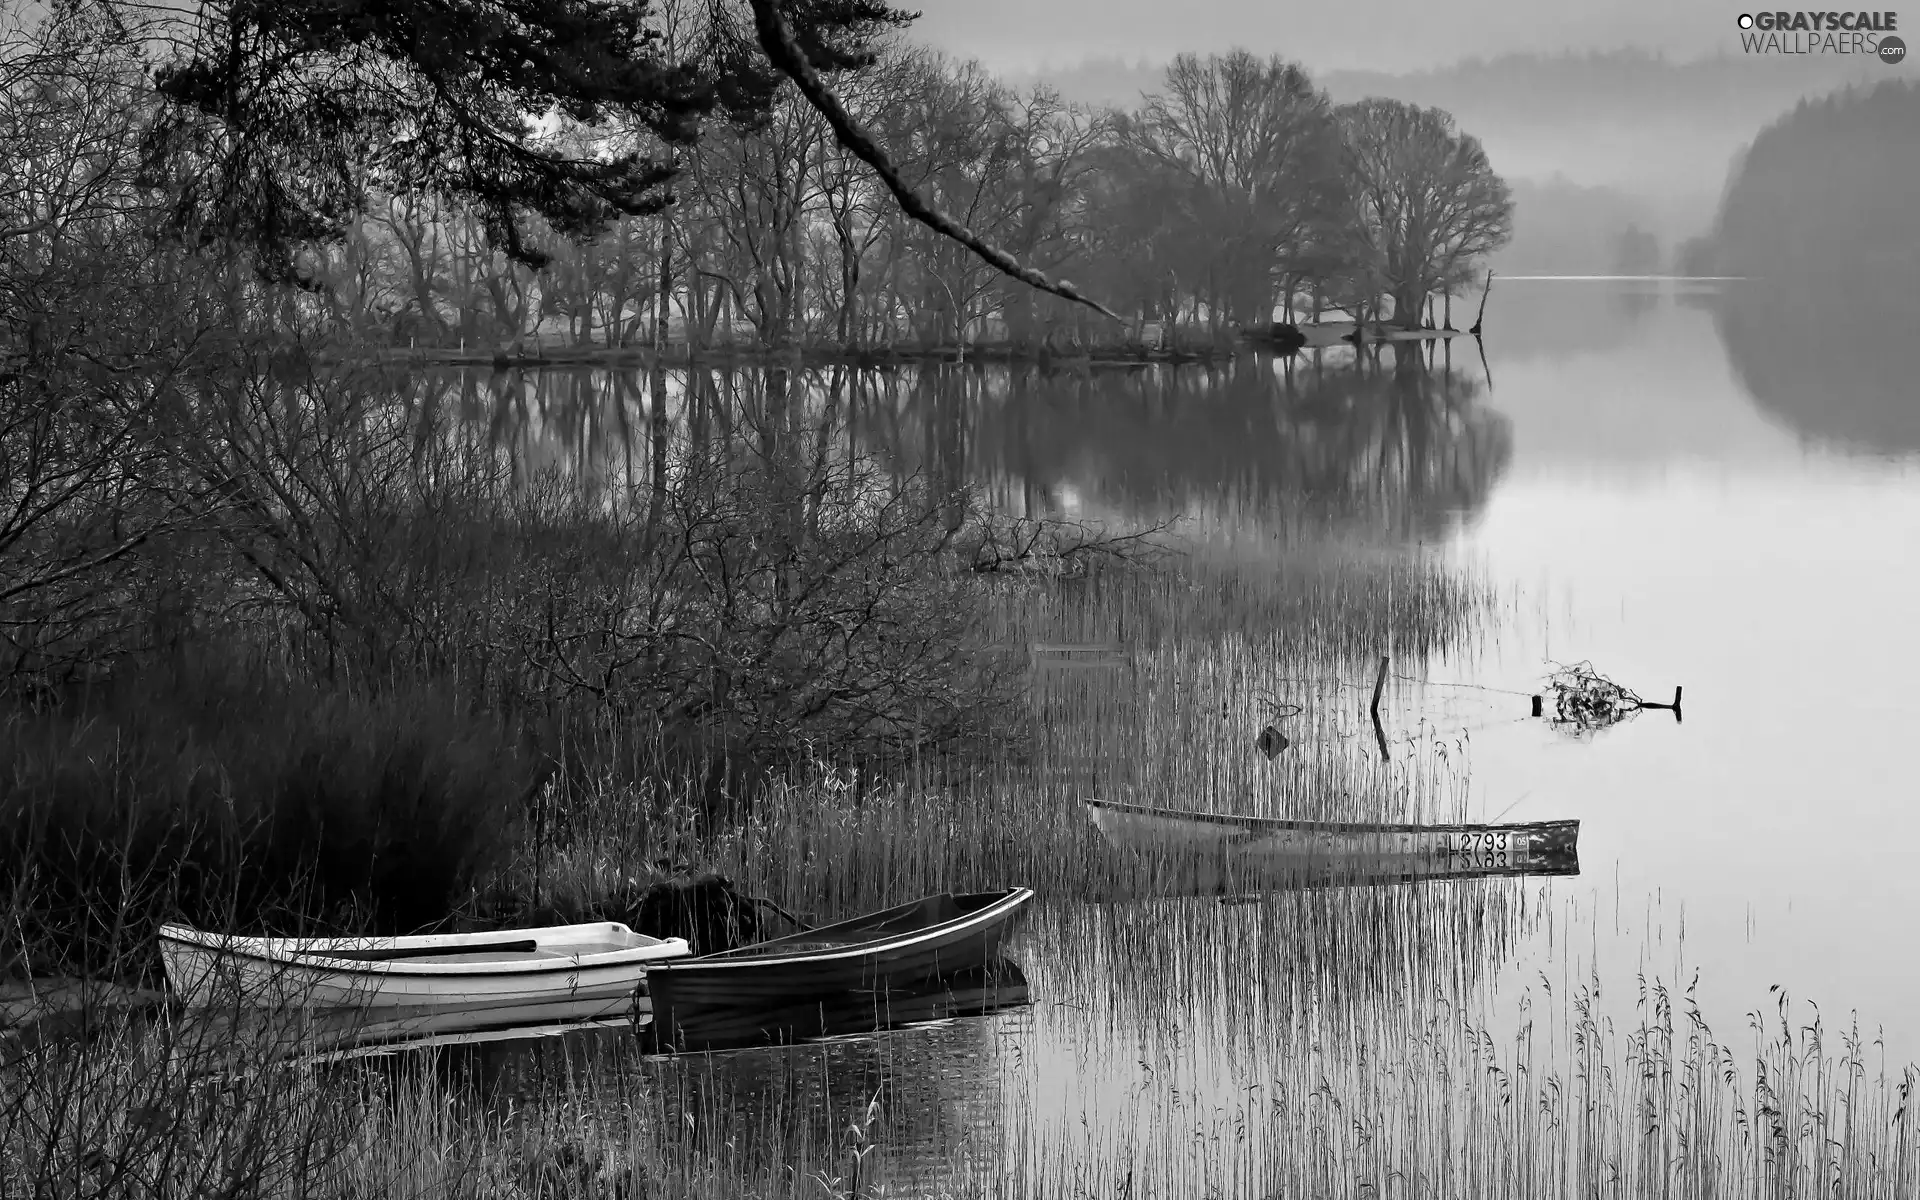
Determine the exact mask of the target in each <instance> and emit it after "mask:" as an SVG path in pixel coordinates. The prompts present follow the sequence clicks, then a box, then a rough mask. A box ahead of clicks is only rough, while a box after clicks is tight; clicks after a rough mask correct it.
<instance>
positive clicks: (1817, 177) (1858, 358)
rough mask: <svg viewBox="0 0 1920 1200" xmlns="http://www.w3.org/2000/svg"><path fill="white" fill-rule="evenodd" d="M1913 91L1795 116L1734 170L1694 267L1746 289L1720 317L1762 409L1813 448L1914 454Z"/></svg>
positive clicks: (1830, 102)
mask: <svg viewBox="0 0 1920 1200" xmlns="http://www.w3.org/2000/svg"><path fill="white" fill-rule="evenodd" d="M1916 199H1920V86H1916V85H1914V84H1911V83H1882V84H1880V85H1878V86H1876V87H1873V88H1871V89H1852V90H1849V91H1845V92H1842V93H1840V94H1838V95H1835V96H1829V97H1827V98H1825V99H1822V100H1817V101H1809V102H1806V103H1803V104H1800V105H1798V106H1797V107H1795V108H1794V109H1793V111H1791V112H1789V113H1787V114H1786V115H1785V116H1783V117H1781V118H1780V119H1779V120H1778V121H1776V122H1774V123H1773V124H1772V125H1769V126H1768V127H1767V128H1766V129H1765V130H1764V131H1762V132H1761V134H1760V135H1759V136H1758V137H1757V138H1755V139H1754V142H1753V145H1752V147H1751V148H1750V149H1749V150H1748V151H1747V153H1746V154H1745V155H1744V156H1742V158H1741V160H1740V162H1739V163H1738V165H1737V166H1736V168H1735V170H1734V173H1733V177H1732V179H1731V180H1730V182H1729V184H1728V188H1727V194H1726V198H1725V201H1724V202H1723V204H1722V208H1721V214H1720V220H1719V222H1718V226H1717V228H1716V230H1715V232H1714V235H1713V236H1712V238H1711V239H1708V240H1706V241H1705V242H1703V244H1702V245H1701V247H1700V249H1699V251H1698V253H1699V255H1700V257H1701V258H1702V259H1703V260H1704V263H1705V265H1707V266H1710V267H1712V268H1714V269H1717V270H1719V271H1721V272H1724V273H1726V274H1733V275H1743V276H1747V277H1748V281H1747V282H1746V283H1743V284H1739V285H1735V286H1732V287H1730V288H1729V289H1728V290H1727V292H1726V294H1725V295H1724V296H1723V298H1722V301H1721V303H1720V306H1719V308H1718V310H1717V314H1716V315H1717V319H1718V323H1719V327H1720V335H1721V338H1722V340H1723V341H1724V342H1725V343H1726V346H1727V354H1728V357H1729V358H1730V359H1731V361H1732V363H1733V367H1734V370H1735V372H1736V373H1737V374H1738V375H1739V376H1740V378H1741V380H1742V382H1743V383H1744V384H1745V385H1746V387H1747V389H1748V391H1749V392H1751V393H1752V394H1753V397H1754V399H1755V400H1756V401H1757V402H1758V403H1759V404H1760V406H1761V407H1762V408H1763V409H1765V410H1767V411H1769V412H1771V413H1773V414H1774V415H1776V416H1778V417H1780V418H1781V419H1782V420H1784V421H1786V422H1787V423H1788V424H1790V425H1791V426H1792V427H1793V428H1795V429H1797V430H1799V431H1801V432H1802V433H1804V434H1807V435H1809V436H1812V437H1814V438H1816V439H1819V440H1822V441H1829V442H1838V443H1844V444H1848V445H1853V446H1863V447H1869V448H1873V449H1876V450H1889V451H1895V452H1902V453H1904V452H1910V451H1912V450H1915V449H1920V391H1916V388H1915V385H1914V376H1913V368H1912V350H1911V346H1912V342H1913V335H1914V331H1915V330H1916V329H1920V233H1917V232H1916V230H1915V225H1914V213H1915V210H1916V204H1915V201H1916Z"/></svg>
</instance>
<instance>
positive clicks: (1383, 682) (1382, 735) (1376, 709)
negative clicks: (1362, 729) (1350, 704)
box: [1367, 654, 1387, 762]
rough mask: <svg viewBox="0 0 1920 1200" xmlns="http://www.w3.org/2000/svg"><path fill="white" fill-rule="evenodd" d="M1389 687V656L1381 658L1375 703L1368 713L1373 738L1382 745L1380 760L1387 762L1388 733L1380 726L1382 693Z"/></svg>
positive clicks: (1377, 675)
mask: <svg viewBox="0 0 1920 1200" xmlns="http://www.w3.org/2000/svg"><path fill="white" fill-rule="evenodd" d="M1386 687H1387V656H1386V655H1384V654H1382V655H1381V656H1380V671H1379V673H1378V674H1376V675H1375V676H1374V677H1373V703H1372V704H1371V705H1369V706H1368V708H1367V711H1368V712H1369V713H1370V714H1372V716H1373V736H1374V738H1375V739H1376V740H1377V741H1378V742H1379V743H1380V760H1381V761H1382V762H1385V761H1386V760H1387V731H1386V730H1385V729H1384V728H1382V727H1381V725H1380V693H1381V692H1383V691H1385V690H1386Z"/></svg>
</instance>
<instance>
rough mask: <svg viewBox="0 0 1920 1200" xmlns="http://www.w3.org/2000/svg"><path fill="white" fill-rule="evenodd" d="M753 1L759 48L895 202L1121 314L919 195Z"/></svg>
mask: <svg viewBox="0 0 1920 1200" xmlns="http://www.w3.org/2000/svg"><path fill="white" fill-rule="evenodd" d="M752 3H753V21H754V28H755V30H756V32H757V33H758V34H759V38H760V48H761V50H762V51H763V52H765V54H766V56H767V58H768V60H769V61H771V62H772V63H773V65H774V66H775V67H777V68H779V70H780V71H781V73H782V74H784V75H786V76H787V78H789V79H791V80H793V82H794V86H796V87H798V88H799V89H800V94H801V95H803V96H805V97H806V98H807V102H808V103H809V104H811V105H813V107H814V108H815V109H817V110H819V112H820V115H821V116H823V117H825V118H826V119H827V124H828V125H829V126H831V127H832V129H833V134H834V136H835V137H836V138H838V139H839V140H840V144H841V145H843V146H845V147H846V148H847V149H848V150H850V151H852V152H853V154H854V156H855V157H857V158H859V159H860V160H861V161H862V162H864V163H866V164H867V165H868V166H869V167H872V168H873V173H874V174H875V175H878V176H879V177H880V182H882V183H884V184H886V185H887V190H888V191H889V192H892V193H893V198H894V199H895V200H896V201H897V202H898V203H899V205H900V209H901V211H902V212H905V213H906V214H907V215H908V216H909V217H912V218H913V219H914V220H916V221H918V222H920V223H921V224H922V225H925V226H926V227H927V228H929V229H931V230H933V231H934V232H935V233H938V234H940V235H941V236H943V237H947V238H951V239H952V240H954V241H956V242H958V243H960V244H961V245H962V246H965V247H966V248H967V249H969V250H971V251H973V253H974V254H976V255H978V256H979V257H980V258H981V259H982V260H983V261H985V262H986V263H988V264H989V265H990V266H992V267H993V268H994V269H995V270H998V271H1000V272H1001V273H1002V274H1005V275H1010V276H1012V277H1013V278H1015V279H1018V280H1019V281H1020V282H1022V283H1025V284H1027V285H1029V286H1031V287H1035V288H1038V289H1040V290H1041V291H1043V292H1051V293H1053V294H1054V295H1056V296H1059V297H1061V298H1062V299H1066V300H1071V301H1073V302H1074V303H1076V304H1084V305H1086V306H1087V307H1088V308H1091V309H1092V310H1094V311H1095V312H1097V313H1100V314H1101V315H1102V316H1106V317H1110V318H1112V319H1113V320H1115V321H1118V320H1120V319H1121V318H1120V316H1119V314H1117V313H1115V312H1114V311H1113V310H1112V309H1110V308H1108V307H1107V306H1106V305H1104V304H1101V303H1100V302H1099V301H1097V300H1095V299H1093V298H1092V297H1090V296H1088V295H1087V294H1086V293H1085V292H1082V291H1081V290H1080V289H1079V288H1077V287H1075V286H1073V285H1072V284H1071V283H1068V282H1067V281H1066V280H1064V279H1060V280H1056V279H1053V278H1051V277H1049V276H1048V275H1046V274H1045V273H1043V272H1041V271H1037V270H1035V269H1034V268H1032V267H1029V266H1025V265H1023V264H1022V263H1021V262H1020V261H1019V260H1018V259H1016V258H1014V257H1013V255H1011V254H1008V253H1007V252H1006V251H1004V250H1002V249H1000V248H999V247H998V246H995V245H993V244H992V243H990V242H988V241H986V240H985V239H983V238H981V237H980V236H978V235H977V234H975V233H974V232H973V231H972V230H970V229H968V228H967V227H966V226H965V225H962V224H961V223H960V222H958V221H956V220H954V219H953V218H952V217H949V216H947V215H946V214H945V213H943V212H941V211H940V210H939V209H937V208H934V207H933V206H932V205H930V204H928V203H927V202H926V201H925V200H923V199H921V198H920V195H919V193H917V192H915V191H914V190H913V188H911V187H909V186H908V185H907V182H906V181H905V180H904V179H902V178H901V177H900V172H899V170H898V169H897V168H895V167H894V165H893V163H892V161H891V160H889V159H888V158H887V155H886V152H885V151H883V150H882V149H880V147H879V145H878V144H877V143H875V142H874V140H873V139H872V138H870V137H868V136H867V134H866V131H865V130H863V129H861V128H860V126H859V125H858V124H857V123H855V121H854V119H853V117H852V116H851V115H850V114H848V112H847V110H846V108H845V107H844V106H842V105H841V103H840V98H839V97H838V96H835V95H834V94H833V91H832V89H831V88H829V87H828V86H827V84H826V81H825V80H824V79H822V78H821V77H820V73H819V72H818V71H816V70H815V69H814V67H813V63H812V62H810V61H809V60H808V58H807V56H806V54H805V53H804V52H803V51H802V50H801V49H800V44H799V42H798V41H797V40H796V39H795V38H794V35H793V28H792V27H791V26H790V25H788V23H787V19H786V17H785V16H784V15H782V13H781V12H780V8H779V0H752Z"/></svg>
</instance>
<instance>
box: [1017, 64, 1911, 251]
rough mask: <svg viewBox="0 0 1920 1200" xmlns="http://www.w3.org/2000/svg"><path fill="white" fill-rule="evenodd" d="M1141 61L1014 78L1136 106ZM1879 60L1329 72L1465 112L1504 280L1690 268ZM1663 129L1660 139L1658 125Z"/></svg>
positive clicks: (1350, 92)
mask: <svg viewBox="0 0 1920 1200" xmlns="http://www.w3.org/2000/svg"><path fill="white" fill-rule="evenodd" d="M1160 71H1161V68H1160V67H1159V66H1158V65H1156V64H1151V63H1148V62H1146V61H1144V60H1142V61H1138V62H1132V63H1129V62H1124V61H1121V60H1118V59H1092V60H1088V61H1085V62H1082V63H1079V64H1077V65H1074V66H1070V67H1060V68H1050V69H1047V70H1045V71H1043V72H1039V73H1036V74H1034V75H1031V76H1022V77H1018V78H1016V79H1013V80H1010V82H1014V83H1016V84H1017V83H1021V82H1024V81H1026V80H1028V79H1034V80H1041V79H1043V80H1044V81H1045V82H1046V83H1048V84H1050V85H1052V86H1054V87H1057V88H1058V89H1059V90H1060V92H1061V93H1062V95H1063V96H1065V97H1066V98H1068V99H1070V100H1074V101H1079V102H1082V103H1089V104H1101V103H1105V104H1128V103H1133V102H1135V100H1136V99H1137V97H1138V95H1139V93H1140V92H1141V91H1142V90H1151V89H1152V88H1153V87H1155V86H1157V81H1158V78H1159V74H1160ZM1885 75H1886V68H1885V67H1884V66H1883V65H1882V64H1880V63H1879V62H1877V61H1873V60H1857V59H1852V58H1843V57H1839V56H1832V57H1812V56H1810V57H1806V58H1804V59H1797V60H1785V59H1781V58H1779V57H1765V58H1762V57H1755V56H1748V55H1724V56H1720V57H1715V58H1705V59H1695V60H1691V61H1676V60H1672V59H1667V58H1663V57H1661V56H1658V55H1654V54H1649V53H1647V52H1644V51H1638V50H1616V51H1608V52H1597V53H1586V54H1560V55H1542V54H1510V55H1503V56H1500V57H1496V58H1491V59H1468V60H1466V61H1463V62H1459V63H1455V64H1452V65H1450V66H1447V67H1444V68H1440V69H1437V70H1432V71H1422V72H1415V73H1409V74H1404V75H1395V74H1388V73H1385V72H1377V71H1336V72H1329V73H1327V74H1324V75H1320V76H1317V82H1319V83H1320V84H1321V86H1323V87H1325V88H1326V89H1327V91H1328V94H1329V95H1330V96H1331V98H1332V99H1333V100H1334V101H1335V102H1336V103H1340V102H1345V101H1351V100H1354V99H1357V98H1359V97H1362V96H1383V97H1391V98H1392V99H1395V100H1399V101H1402V102H1404V103H1408V104H1418V105H1422V106H1432V107H1437V108H1440V109H1443V110H1445V111H1446V112H1449V113H1451V114H1453V116H1454V118H1455V119H1456V120H1457V121H1459V123H1460V125H1461V127H1462V128H1466V129H1471V130H1472V131H1473V132H1474V134H1475V135H1476V136H1477V137H1479V138H1480V139H1481V141H1482V143H1483V144H1484V145H1485V146H1486V149H1487V154H1488V158H1489V160H1490V161H1491V162H1492V164H1493V166H1494V169H1495V170H1497V171H1498V172H1500V174H1501V176H1502V177H1503V178H1504V179H1506V180H1507V182H1508V184H1509V185H1510V186H1511V187H1512V189H1513V198H1514V210H1515V211H1514V229H1513V240H1512V243H1511V244H1510V245H1508V246H1507V247H1506V248H1505V249H1503V250H1502V251H1500V252H1498V253H1497V254H1495V255H1494V256H1493V259H1492V265H1493V266H1494V267H1495V268H1496V269H1497V270H1499V271H1501V272H1502V273H1505V274H1606V273H1635V274H1637V273H1642V272H1643V271H1646V270H1648V269H1649V267H1648V265H1647V264H1648V262H1649V255H1651V261H1652V263H1653V264H1654V265H1653V266H1652V267H1651V268H1650V269H1653V270H1668V269H1674V268H1676V267H1678V268H1680V269H1686V264H1683V263H1680V262H1679V261H1678V259H1679V255H1680V253H1681V251H1682V249H1683V243H1684V242H1685V241H1686V240H1687V239H1690V238H1694V237H1696V236H1697V235H1699V234H1701V233H1703V232H1705V231H1706V230H1707V229H1708V228H1709V227H1710V226H1711V225H1712V224H1713V222H1714V219H1715V216H1716V213H1717V211H1718V207H1719V202H1720V198H1721V195H1722V192H1723V190H1724V187H1725V184H1726V180H1727V175H1728V167H1729V163H1730V162H1732V161H1733V160H1734V159H1735V157H1736V156H1737V154H1738V153H1739V152H1740V150H1741V148H1742V147H1743V146H1745V145H1746V144H1747V143H1749V142H1751V141H1752V140H1753V138H1754V137H1755V135H1756V134H1757V133H1758V132H1759V131H1760V129H1761V127H1762V126H1763V125H1764V124H1766V123H1767V122H1768V121H1770V120H1772V119H1773V118H1774V117H1775V116H1777V115H1778V114H1780V113H1781V112H1783V111H1786V110H1788V109H1790V108H1792V107H1793V106H1794V105H1795V104H1796V103H1798V102H1799V101H1800V100H1802V99H1805V98H1807V97H1810V96H1818V95H1824V94H1827V93H1830V92H1832V91H1834V90H1836V89H1839V88H1842V87H1845V86H1847V85H1849V84H1856V83H1859V82H1861V81H1862V80H1866V81H1871V82H1877V81H1879V80H1881V79H1884V78H1885ZM1653 129H1658V130H1659V131H1660V136H1658V137H1652V136H1650V135H1649V131H1650V130H1653Z"/></svg>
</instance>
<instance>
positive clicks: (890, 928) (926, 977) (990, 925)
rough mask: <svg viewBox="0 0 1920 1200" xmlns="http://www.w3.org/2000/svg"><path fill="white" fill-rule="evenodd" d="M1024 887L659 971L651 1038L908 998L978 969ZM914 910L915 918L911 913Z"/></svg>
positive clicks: (992, 953) (895, 912)
mask: <svg viewBox="0 0 1920 1200" xmlns="http://www.w3.org/2000/svg"><path fill="white" fill-rule="evenodd" d="M1032 897H1033V893H1032V891H1031V890H1029V889H1027V888H1014V889H1011V890H1009V891H1006V892H1000V893H983V894H980V895H976V896H966V897H954V896H950V895H941V896H930V897H927V898H926V899H924V900H921V901H917V902H915V904H912V905H902V906H901V907H900V908H898V909H889V910H887V912H885V913H880V914H873V915H872V916H870V917H862V918H854V919H853V920H852V921H846V922H841V923H840V924H838V925H833V926H828V927H826V928H824V929H818V930H812V931H810V932H808V933H806V934H799V935H795V936H793V937H790V938H781V939H776V940H775V941H772V942H766V943H762V944H760V945H759V946H748V947H743V948H742V949H740V950H735V951H729V952H727V953H725V954H714V955H707V956H705V957H702V958H688V959H682V960H679V961H677V962H667V963H662V964H660V965H659V966H657V967H655V968H654V969H653V970H652V971H650V972H648V974H647V979H646V988H647V991H648V992H650V993H651V999H652V1002H653V1017H654V1029H655V1036H656V1038H658V1039H659V1040H660V1042H661V1044H662V1045H668V1046H679V1045H684V1044H686V1042H687V1039H686V1038H685V1037H683V1035H682V1030H683V1029H684V1030H686V1031H688V1032H692V1031H695V1030H698V1029H702V1028H712V1027H714V1026H716V1025H719V1024H724V1023H725V1021H726V1020H727V1019H728V1018H729V1017H731V1016H737V1015H738V1014H740V1013H742V1012H743V1011H744V1012H750V1013H779V1012H782V1011H792V1010H795V1009H796V1008H798V1009H805V1008H806V1007H808V1006H809V1005H812V1004H817V1003H818V1002H820V1001H828V1000H830V1001H833V1002H834V1003H835V1004H842V1003H844V1002H845V1001H846V999H847V998H848V997H857V996H861V995H865V996H869V997H872V996H882V995H886V994H888V993H911V992H914V991H917V990H921V989H923V988H924V987H925V985H927V983H928V982H929V981H934V980H939V979H942V978H945V977H949V976H954V975H958V974H961V973H964V972H969V971H979V970H983V969H985V968H986V967H987V966H988V965H989V964H991V963H992V962H994V961H995V960H996V959H997V957H998V955H999V951H1000V945H1001V941H1002V939H1003V937H1004V935H1005V933H1006V929H1007V925H1008V922H1009V921H1010V920H1011V919H1012V918H1013V916H1014V914H1015V913H1016V912H1017V911H1018V910H1019V909H1020V908H1021V907H1022V906H1023V905H1024V904H1026V902H1027V901H1028V900H1030V899H1032ZM916 910H918V911H916Z"/></svg>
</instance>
